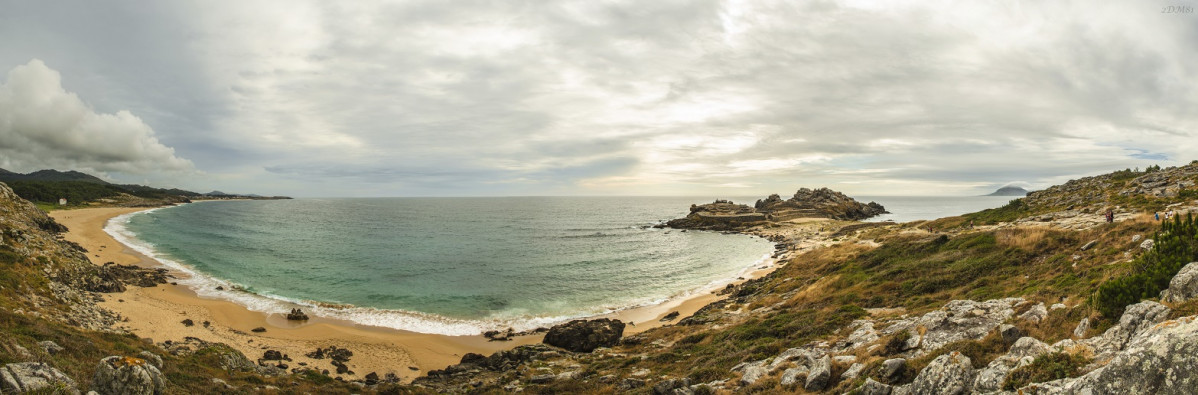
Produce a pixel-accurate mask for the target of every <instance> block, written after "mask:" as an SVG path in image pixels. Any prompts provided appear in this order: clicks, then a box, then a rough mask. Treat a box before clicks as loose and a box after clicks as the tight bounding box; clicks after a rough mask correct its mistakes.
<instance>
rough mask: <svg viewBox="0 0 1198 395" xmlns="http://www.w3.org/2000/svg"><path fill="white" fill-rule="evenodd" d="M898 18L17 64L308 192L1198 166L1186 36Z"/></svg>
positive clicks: (349, 41) (89, 39)
mask: <svg viewBox="0 0 1198 395" xmlns="http://www.w3.org/2000/svg"><path fill="white" fill-rule="evenodd" d="M886 4H887V5H886V6H885V7H874V5H873V4H871V3H868V2H866V3H858V2H842V1H815V2H798V3H796V2H788V1H777V2H771V1H754V2H737V1H714V0H713V1H654V2H633V3H605V2H594V1H561V2H549V3H543V2H487V1H477V2H475V1H471V2H444V1H407V2H399V3H389V2H377V3H375V2H352V3H349V2H335V3H329V2H304V1H298V2H271V1H248V2H241V3H238V4H236V5H226V6H224V7H209V6H207V5H206V3H155V4H152V5H148V6H145V7H142V6H140V3H132V2H117V3H114V5H112V6H108V5H107V4H105V5H96V4H91V3H86V2H84V3H78V4H75V5H76V6H77V7H73V8H72V7H67V8H68V10H66V11H62V10H58V8H61V7H47V6H44V5H41V4H40V3H28V2H17V3H13V4H8V3H5V9H6V11H10V10H11V12H6V13H4V15H0V48H3V49H5V50H4V51H0V66H6V67H11V66H13V65H16V64H23V63H24V62H27V61H28V59H30V58H35V57H37V58H42V59H47V60H50V61H52V62H51V63H52V64H55V65H59V64H63V65H66V66H62V67H64V68H63V69H62V71H63V72H64V74H66V75H68V76H70V78H68V80H69V81H71V84H70V85H69V87H70V88H71V90H73V91H77V92H80V94H81V95H82V96H83V97H85V98H88V99H89V100H92V101H93V102H94V105H95V106H96V108H99V109H100V111H99V112H116V111H117V110H120V109H128V110H129V111H130V112H131V114H133V115H136V116H137V117H140V119H143V120H144V123H145V124H147V125H151V126H153V130H154V131H156V132H157V133H156V134H155V136H157V138H159V139H160V141H161V143H162V144H163V145H164V146H170V147H175V148H176V149H178V152H179V155H177V156H182V157H187V158H189V159H192V160H194V161H195V163H196V164H197V166H198V167H199V168H201V169H204V170H205V171H208V172H210V173H215V175H214V177H215V178H214V179H220V180H226V181H225V182H233V181H228V180H241V181H237V182H242V183H244V184H242V185H241V186H238V185H234V186H228V187H225V186H221V187H220V188H219V189H245V190H249V189H252V188H253V187H254V186H255V185H257V183H256V181H255V180H252V179H251V178H252V177H249V176H246V175H254V176H260V177H265V178H269V181H270V183H271V185H277V188H280V189H282V190H276V191H271V192H272V193H295V194H300V195H302V194H305V193H315V194H321V193H322V192H320V191H321V190H322V189H323V188H327V187H328V186H331V185H335V186H338V187H344V188H345V190H362V191H368V192H361V193H370V194H384V195H386V194H405V193H409V192H408V191H410V190H411V189H412V188H418V189H419V191H420V192H419V193H421V194H437V193H438V192H437V191H442V192H440V193H443V194H488V193H504V194H512V193H520V192H521V191H523V193H525V194H541V193H562V194H592V193H620V192H627V193H705V194H706V193H723V192H724V191H728V190H729V189H727V188H728V187H724V186H721V185H740V186H744V187H745V188H747V189H745V188H742V189H737V191H743V192H745V193H746V194H753V193H768V192H771V191H772V192H777V191H785V190H790V189H793V188H794V187H796V186H819V185H829V186H833V187H838V186H839V187H842V188H844V189H846V190H851V191H856V192H859V193H862V192H864V193H874V194H879V193H900V194H903V193H907V194H909V193H929V191H931V192H930V193H958V194H972V193H976V192H981V191H976V190H971V189H970V188H978V187H976V185H997V184H1004V183H1007V182H1011V181H1016V180H1018V181H1022V182H1027V183H1029V186H1032V187H1043V186H1046V185H1048V184H1050V183H1054V182H1059V181H1063V180H1064V179H1068V178H1072V177H1076V176H1079V175H1084V174H1092V173H1094V172H1097V171H1102V170H1107V169H1118V168H1124V167H1136V166H1140V167H1143V166H1146V165H1149V164H1152V163H1154V162H1161V161H1163V162H1165V163H1162V164H1164V165H1168V164H1170V163H1169V161H1188V160H1189V159H1193V158H1190V157H1189V156H1192V155H1193V154H1192V152H1195V151H1194V150H1195V149H1198V143H1195V141H1198V139H1195V138H1194V133H1193V132H1192V131H1193V130H1194V128H1195V127H1198V122H1196V121H1194V119H1196V118H1195V115H1198V114H1196V112H1198V86H1196V85H1194V84H1191V83H1189V80H1190V79H1191V78H1192V76H1193V75H1195V74H1196V72H1198V53H1196V52H1194V51H1192V47H1193V42H1192V40H1193V37H1196V36H1195V33H1198V24H1195V23H1192V22H1193V20H1192V18H1190V17H1189V16H1184V15H1172V16H1163V15H1161V14H1158V13H1157V12H1158V11H1159V10H1157V9H1154V7H1152V6H1150V5H1147V4H1144V3H1140V2H1110V3H1100V4H1095V3H1092V2H1082V1H1065V2H1055V3H1042V2H1034V3H1032V2H1029V3H1002V4H992V3H949V4H943V3H937V4H928V3H924V2H914V1H912V2H904V1H898V2H887V3H886ZM100 8H103V9H100ZM1187 18H1189V19H1187ZM18 38H19V39H18ZM39 54H41V55H39ZM43 55H44V56H43ZM76 87H77V88H76ZM754 161H756V162H754ZM746 163H748V164H752V165H756V166H759V167H758V168H751V167H750V168H746V167H745V166H746V165H745V164H746ZM317 164H319V165H317ZM264 169H265V170H264ZM239 177H240V178H239ZM306 182H316V183H320V185H319V186H309V185H307V184H305V183H306ZM387 183H392V184H390V185H388V184H387ZM887 183H890V184H894V185H900V186H899V187H895V186H894V185H889V184H887ZM904 183H906V184H904ZM903 185H906V186H903ZM910 185H915V186H910ZM288 188H290V190H288ZM355 188H358V189H355ZM389 188H390V189H389ZM901 188H907V189H901Z"/></svg>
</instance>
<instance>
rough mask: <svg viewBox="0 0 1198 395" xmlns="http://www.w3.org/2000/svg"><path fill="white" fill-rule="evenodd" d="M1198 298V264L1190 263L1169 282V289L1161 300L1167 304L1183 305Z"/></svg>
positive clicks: (1162, 295)
mask: <svg viewBox="0 0 1198 395" xmlns="http://www.w3.org/2000/svg"><path fill="white" fill-rule="evenodd" d="M1194 298H1198V262H1190V263H1188V264H1186V265H1185V266H1184V267H1182V268H1181V271H1178V272H1177V275H1176V276H1173V280H1171V281H1169V289H1166V290H1164V291H1163V292H1161V300H1162V301H1164V302H1167V303H1182V302H1185V301H1187V300H1190V299H1194Z"/></svg>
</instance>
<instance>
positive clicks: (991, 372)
mask: <svg viewBox="0 0 1198 395" xmlns="http://www.w3.org/2000/svg"><path fill="white" fill-rule="evenodd" d="M1051 350H1052V347H1050V346H1049V345H1048V344H1045V343H1044V342H1042V341H1039V340H1036V339H1035V338H1031V337H1023V338H1020V339H1019V340H1018V341H1016V342H1015V344H1013V345H1012V346H1011V348H1010V350H1009V351H1008V352H1007V353H1006V354H1005V355H1003V356H1001V357H998V358H995V359H994V361H991V362H990V364H989V365H986V367H984V368H982V369H979V370H978V371H977V374H976V378H974V381H973V390H974V391H976V392H993V391H998V390H1000V389H1002V383H1003V379H1005V378H1006V377H1007V374H1008V373H1010V372H1011V370H1014V369H1015V368H1017V367H1020V366H1023V365H1026V364H1028V363H1031V362H1032V360H1034V359H1035V358H1036V357H1038V356H1040V355H1042V354H1045V353H1048V352H1049V351H1051Z"/></svg>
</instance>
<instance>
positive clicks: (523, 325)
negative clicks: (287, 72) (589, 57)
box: [109, 197, 773, 335]
mask: <svg viewBox="0 0 1198 395" xmlns="http://www.w3.org/2000/svg"><path fill="white" fill-rule="evenodd" d="M703 200H710V199H695V198H677V197H670V198H653V197H621V198H600V197H520V198H378V199H295V200H276V201H223V202H202V203H194V204H187V205H182V206H177V207H171V208H165V209H158V210H153V211H149V212H143V213H140V214H133V215H129V216H123V217H118V218H117V219H115V220H114V221H113V222H112V223H110V224H109V231H110V233H113V234H114V236H117V237H118V239H121V241H123V242H126V244H131V245H132V246H134V247H135V248H137V249H139V250H142V251H143V252H145V253H148V254H150V255H152V256H155V257H156V258H158V259H159V260H161V261H163V262H164V263H166V264H167V265H169V266H174V267H176V268H179V269H181V270H185V271H190V272H193V273H198V274H200V275H199V276H196V277H195V278H193V279H191V280H188V281H186V285H189V286H191V287H193V288H194V289H196V290H197V292H198V293H200V294H201V295H203V296H207V297H215V298H224V299H229V300H234V301H236V302H238V303H241V304H244V305H246V306H248V307H250V308H251V309H253V310H257V311H265V312H285V311H287V309H289V308H290V307H291V305H292V304H301V305H307V306H309V308H308V309H309V310H310V311H312V312H314V313H316V314H318V315H322V316H328V317H333V318H341V319H348V320H352V321H355V322H359V323H362V324H368V325H377V326H384V327H391V328H397V329H405V330H412V331H418V332H426V333H441V334H452V335H463V334H475V333H479V332H481V331H484V330H488V329H495V328H506V327H508V326H512V327H515V328H516V329H517V330H521V329H531V328H535V327H537V326H544V325H550V324H553V323H556V322H560V321H564V320H566V319H569V318H574V317H581V316H589V315H595V314H601V313H605V312H610V311H613V310H617V309H622V308H627V307H631V306H638V305H646V304H653V303H660V302H662V301H664V300H667V299H669V298H672V297H678V296H683V295H686V294H688V293H689V292H694V291H696V290H700V289H704V288H711V287H715V286H719V285H721V284H722V283H723V282H726V281H728V280H730V279H733V278H735V277H736V276H737V275H739V274H741V273H742V272H743V271H744V270H745V269H746V268H750V267H753V266H756V265H759V264H761V263H762V262H763V260H764V259H765V258H768V254H769V253H770V252H772V251H773V245H772V243H770V242H768V241H765V240H762V239H759V238H755V237H749V236H743V235H723V234H719V233H712V232H695V231H691V232H681V231H677V230H662V229H651V228H645V226H647V225H652V224H654V223H657V222H658V221H661V220H665V219H670V218H676V217H681V216H683V215H685V214H686V213H687V209H688V207H689V206H690V204H691V203H694V202H698V201H703ZM218 285H223V286H224V288H226V289H225V290H223V291H219V290H216V289H215V288H216V286H218ZM237 289H241V290H244V291H247V292H242V291H238V290H237ZM318 303H335V304H345V305H349V306H341V307H337V308H331V307H320V306H318Z"/></svg>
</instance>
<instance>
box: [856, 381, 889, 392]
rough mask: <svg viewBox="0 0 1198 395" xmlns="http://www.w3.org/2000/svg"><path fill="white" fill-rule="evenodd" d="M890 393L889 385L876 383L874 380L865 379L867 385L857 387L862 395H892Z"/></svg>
mask: <svg viewBox="0 0 1198 395" xmlns="http://www.w3.org/2000/svg"><path fill="white" fill-rule="evenodd" d="M890 391H891V388H890V386H889V385H886V384H882V383H879V382H877V381H874V379H872V378H867V379H865V383H864V384H861V386H860V387H857V393H858V394H860V395H890Z"/></svg>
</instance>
